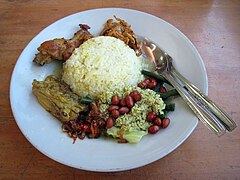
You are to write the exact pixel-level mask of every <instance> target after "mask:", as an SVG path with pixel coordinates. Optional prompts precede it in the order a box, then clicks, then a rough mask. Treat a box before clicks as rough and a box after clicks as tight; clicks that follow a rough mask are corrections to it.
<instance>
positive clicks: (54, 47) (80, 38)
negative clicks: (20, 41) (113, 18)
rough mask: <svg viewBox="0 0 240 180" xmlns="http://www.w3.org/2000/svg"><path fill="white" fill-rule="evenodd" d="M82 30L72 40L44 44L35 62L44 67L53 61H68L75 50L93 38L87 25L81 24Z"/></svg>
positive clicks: (59, 40)
mask: <svg viewBox="0 0 240 180" xmlns="http://www.w3.org/2000/svg"><path fill="white" fill-rule="evenodd" d="M79 26H80V28H81V29H80V30H79V31H77V32H76V33H75V34H74V36H73V38H72V39H69V40H66V39H64V38H56V39H53V40H49V41H45V42H43V43H42V44H41V45H40V47H38V51H39V53H38V54H36V55H35V58H34V60H33V61H34V62H36V63H37V64H39V65H41V66H43V65H44V64H48V63H50V62H52V61H53V60H59V61H66V60H67V59H68V58H69V57H70V56H71V54H72V52H73V51H74V49H75V48H77V47H79V46H80V45H81V44H82V43H83V42H85V41H86V40H88V39H90V38H92V37H93V35H92V34H90V32H89V31H88V29H90V27H89V26H88V25H86V24H80V25H79Z"/></svg>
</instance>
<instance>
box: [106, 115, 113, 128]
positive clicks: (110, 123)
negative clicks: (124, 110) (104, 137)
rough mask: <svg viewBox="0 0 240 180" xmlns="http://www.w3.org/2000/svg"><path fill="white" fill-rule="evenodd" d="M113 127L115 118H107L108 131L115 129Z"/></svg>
mask: <svg viewBox="0 0 240 180" xmlns="http://www.w3.org/2000/svg"><path fill="white" fill-rule="evenodd" d="M113 125H114V122H113V118H111V117H109V118H107V125H106V127H107V129H109V128H111V127H113Z"/></svg>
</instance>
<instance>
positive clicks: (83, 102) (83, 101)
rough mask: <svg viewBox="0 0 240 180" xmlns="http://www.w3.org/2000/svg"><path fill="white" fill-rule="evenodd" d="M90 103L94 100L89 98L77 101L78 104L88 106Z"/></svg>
mask: <svg viewBox="0 0 240 180" xmlns="http://www.w3.org/2000/svg"><path fill="white" fill-rule="evenodd" d="M91 102H94V100H93V99H91V98H89V97H84V98H81V99H80V100H79V103H80V104H89V103H91Z"/></svg>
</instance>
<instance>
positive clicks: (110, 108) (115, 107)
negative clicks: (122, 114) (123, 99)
mask: <svg viewBox="0 0 240 180" xmlns="http://www.w3.org/2000/svg"><path fill="white" fill-rule="evenodd" d="M115 109H116V110H118V109H119V106H116V105H112V106H109V108H108V112H111V111H113V110H115Z"/></svg>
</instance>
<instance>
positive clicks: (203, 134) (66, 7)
mask: <svg viewBox="0 0 240 180" xmlns="http://www.w3.org/2000/svg"><path fill="white" fill-rule="evenodd" d="M103 7H122V8H131V9H137V10H140V11H145V12H147V13H151V14H153V15H155V16H158V17H160V18H162V19H164V20H166V21H168V22H170V23H171V24H173V25H174V26H176V27H177V28H178V29H180V30H181V31H182V32H183V33H184V34H185V35H187V36H188V37H189V38H190V40H191V41H192V42H193V44H194V45H195V46H196V47H197V49H198V50H199V52H200V54H201V56H202V58H203V61H204V63H205V66H206V69H207V73H208V80H209V96H210V97H211V98H212V99H213V100H214V101H216V102H217V103H218V104H220V105H221V106H222V107H223V108H224V109H225V110H226V112H228V113H229V114H231V116H232V117H233V119H234V120H235V121H236V122H237V123H238V124H240V123H239V117H240V106H239V104H240V93H239V89H240V1H239V0H229V1H224V0H222V1H221V0H219V1H217V0H215V1H210V0H209V1H206V0H199V1H191V0H183V1H170V0H169V1H167V0H165V1H164V0H162V1H158V0H151V1H137V0H133V1H130V0H129V1H127V0H124V1H113V0H105V1H103V0H101V1H100V0H91V1H80V0H79V1H77V0H68V1H64V0H61V1H53V0H43V1H37V0H1V1H0V45H1V46H0V62H1V64H0V82H1V83H0V179H85V178H86V179H96V178H100V179H114V178H116V179H193V178H194V179H240V130H239V128H237V129H236V130H235V131H234V132H232V133H228V134H226V135H224V136H223V137H221V138H218V137H216V136H215V135H213V134H212V133H211V132H209V131H208V130H207V129H206V128H205V127H204V126H203V125H202V124H201V123H199V125H198V126H197V128H196V129H195V131H194V132H193V133H192V135H191V136H190V137H189V138H188V139H187V140H186V141H185V142H184V143H183V144H182V145H181V146H180V147H179V148H177V149H176V150H175V151H174V152H172V153H170V154H169V155H167V156H166V157H164V158H162V159H160V160H158V161H156V162H154V163H152V164H149V165H146V166H144V167H141V168H138V169H134V170H129V171H124V172H115V173H97V172H88V171H84V170H78V169H74V168H71V167H67V166H65V165H62V164H59V163H57V162H55V161H53V160H51V159H49V158H48V157H46V156H45V155H43V154H41V153H40V152H39V151H38V150H37V149H35V148H34V147H33V146H32V145H31V144H30V143H29V142H28V141H27V140H26V138H25V137H24V136H23V134H22V133H21V131H20V130H19V128H18V126H17V124H16V122H15V119H14V117H13V115H12V112H11V107H10V102H9V84H10V79H11V74H12V71H13V68H14V65H15V63H16V61H17V59H18V56H19V55H20V53H21V51H22V50H23V49H24V47H25V46H26V45H27V44H28V42H29V41H30V40H31V39H32V38H33V37H34V36H35V35H36V34H37V33H39V32H40V31H41V30H42V29H43V28H45V27H46V26H48V25H49V24H51V23H53V22H54V21H56V20H58V19H60V18H63V17H64V16H66V15H70V14H73V13H76V12H80V11H83V10H87V9H94V8H103Z"/></svg>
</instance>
